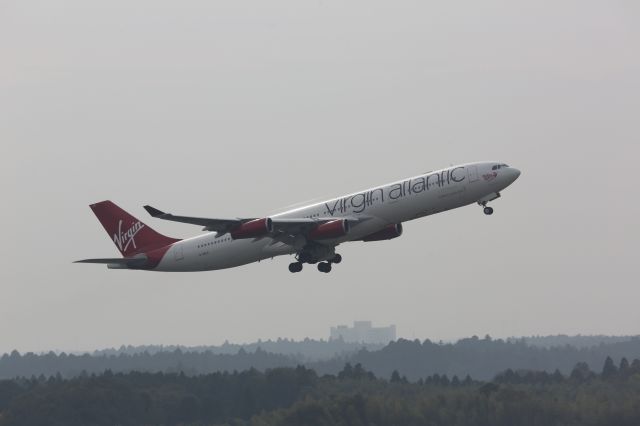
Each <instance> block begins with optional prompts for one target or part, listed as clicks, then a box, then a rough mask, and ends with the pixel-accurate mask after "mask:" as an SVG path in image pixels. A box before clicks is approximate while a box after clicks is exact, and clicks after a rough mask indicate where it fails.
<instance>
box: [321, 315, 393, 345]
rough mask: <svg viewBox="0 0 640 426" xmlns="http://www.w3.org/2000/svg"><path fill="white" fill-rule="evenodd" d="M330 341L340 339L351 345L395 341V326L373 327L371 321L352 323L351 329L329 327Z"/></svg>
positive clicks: (344, 326)
mask: <svg viewBox="0 0 640 426" xmlns="http://www.w3.org/2000/svg"><path fill="white" fill-rule="evenodd" d="M330 339H331V340H338V339H342V340H344V341H345V342H352V343H383V344H387V343H389V342H391V341H393V340H396V326H395V325H390V326H388V327H373V326H372V323H371V321H354V322H353V327H349V326H346V325H339V326H337V327H331V335H330Z"/></svg>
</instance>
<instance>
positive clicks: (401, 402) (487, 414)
mask: <svg viewBox="0 0 640 426" xmlns="http://www.w3.org/2000/svg"><path fill="white" fill-rule="evenodd" d="M114 424H118V425H139V424H158V425H160V424H163V425H178V424H180V425H217V424H231V425H247V426H266V425H374V424H375V425H460V426H466V425H469V426H471V425H473V426H478V425H482V426H484V425H487V426H488V425H497V426H501V425H504V426H507V425H508V426H518V425H531V426H537V425H540V426H542V425H544V426H548V425H616V426H632V425H633V426H637V425H638V424H640V360H638V359H635V360H633V361H632V362H628V360H627V359H626V358H623V359H621V360H620V361H619V362H618V363H616V362H614V360H613V359H612V358H610V357H607V358H606V359H605V362H604V364H603V366H602V368H601V369H599V370H598V371H593V370H592V369H591V368H590V366H589V365H587V364H586V363H584V362H580V363H577V364H576V365H575V366H574V367H573V368H572V369H571V371H570V373H569V374H567V375H565V374H562V373H561V372H560V371H559V370H556V371H553V372H551V373H550V372H547V371H534V370H513V369H507V370H505V371H502V372H501V373H499V374H497V375H496V376H495V377H494V378H493V379H492V380H490V381H479V380H474V379H472V378H471V377H469V376H465V377H458V376H452V377H451V376H448V375H447V374H434V375H430V376H426V377H422V378H419V379H418V380H410V379H408V378H407V377H405V376H404V375H402V374H400V373H399V372H398V371H393V372H392V373H391V376H390V378H380V377H377V376H376V375H375V374H374V373H373V372H371V371H367V370H366V369H365V368H363V367H362V365H360V364H356V365H352V364H349V363H347V364H346V365H344V366H343V368H342V369H341V370H340V371H339V372H338V373H337V374H335V375H334V374H331V375H327V374H325V375H320V374H318V373H317V372H316V371H314V370H312V369H309V368H307V367H304V366H297V367H293V368H289V367H286V368H273V369H267V370H266V371H264V372H261V371H258V370H256V369H249V370H245V371H242V372H238V371H235V372H217V373H211V374H205V375H194V376H189V375H186V374H184V373H181V372H178V373H162V372H158V373H142V372H128V373H114V372H112V371H110V370H107V371H104V372H103V373H101V374H86V373H84V374H81V375H80V376H78V377H74V378H71V379H65V378H63V377H62V376H61V375H60V374H57V375H53V376H49V377H45V376H40V377H31V378H24V377H22V378H15V379H11V380H2V381H0V426H2V425H25V426H27V425H29V426H30V425H70V426H73V425H114Z"/></svg>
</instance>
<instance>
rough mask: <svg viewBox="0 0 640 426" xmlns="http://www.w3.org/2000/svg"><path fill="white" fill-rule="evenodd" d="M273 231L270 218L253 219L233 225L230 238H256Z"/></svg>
mask: <svg viewBox="0 0 640 426" xmlns="http://www.w3.org/2000/svg"><path fill="white" fill-rule="evenodd" d="M272 231H273V221H272V220H271V219H269V218H268V217H267V218H264V219H255V220H250V221H249V222H245V223H243V224H241V225H238V226H237V227H235V228H234V229H233V230H232V231H231V232H230V234H231V238H233V239H234V240H240V239H243V238H258V237H262V236H264V235H267V234H268V233H270V232H272Z"/></svg>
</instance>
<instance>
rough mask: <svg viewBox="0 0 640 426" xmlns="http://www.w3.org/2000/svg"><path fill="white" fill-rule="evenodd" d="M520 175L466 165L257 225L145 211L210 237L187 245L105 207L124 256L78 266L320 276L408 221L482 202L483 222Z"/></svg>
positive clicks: (96, 207) (106, 223) (102, 217)
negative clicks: (281, 263)
mask: <svg viewBox="0 0 640 426" xmlns="http://www.w3.org/2000/svg"><path fill="white" fill-rule="evenodd" d="M518 176H520V171H519V170H518V169H515V168H513V167H510V166H508V165H507V164H504V163H500V162H477V163H468V164H462V165H458V166H451V167H448V168H445V169H442V170H437V171H431V172H427V173H423V174H421V175H418V176H415V177H412V178H407V179H404V180H400V181H397V182H393V183H390V184H387V185H382V186H377V187H375V188H371V189H367V190H365V191H360V192H355V193H352V194H349V195H344V196H342V197H338V198H333V199H331V200H327V201H323V202H319V203H313V204H311V205H307V206H304V207H300V208H296V209H293V210H288V211H285V212H282V213H279V214H275V215H272V216H268V217H259V218H256V217H252V218H235V219H220V218H206V217H191V216H176V215H173V214H170V213H165V212H162V211H160V210H158V209H156V208H154V207H151V206H149V205H146V206H144V208H145V210H146V211H147V212H148V213H149V214H150V215H151V216H152V217H154V218H158V219H164V220H169V221H174V222H183V223H188V224H192V225H199V226H202V227H203V231H207V233H206V234H202V235H198V236H196V237H192V238H187V239H183V240H181V239H177V238H170V237H167V236H164V235H162V234H160V233H158V232H156V231H154V230H153V229H151V227H149V226H148V225H146V224H145V223H142V222H141V221H139V220H138V219H136V218H135V217H133V216H131V215H130V214H129V213H127V212H125V211H124V210H122V209H121V208H120V207H118V206H117V205H116V204H114V203H113V202H111V201H108V200H107V201H102V202H99V203H96V204H92V205H91V206H90V207H91V209H92V210H93V213H94V214H95V215H96V216H97V217H98V220H99V221H100V222H101V223H102V226H103V227H104V229H105V230H106V231H107V233H108V234H109V236H111V237H112V238H113V242H114V244H115V245H116V247H117V248H118V250H119V251H120V253H121V254H122V256H123V257H119V258H101V259H85V260H79V261H77V262H75V263H98V264H106V265H107V267H108V268H110V269H136V270H147V271H166V272H187V271H211V270H218V269H225V268H233V267H237V266H241V265H246V264H249V263H253V262H257V261H261V260H265V259H269V258H274V257H276V256H282V255H294V256H295V262H292V263H291V264H290V265H289V271H290V272H292V273H297V272H300V271H302V268H303V265H304V264H317V268H318V270H319V271H320V272H324V273H328V272H330V271H331V269H332V265H335V264H338V263H340V262H341V261H342V256H341V255H340V254H338V253H336V247H337V246H339V245H340V244H343V243H346V242H352V241H362V242H372V241H385V240H390V239H393V238H397V237H399V236H401V235H402V232H403V228H402V224H403V223H404V222H408V221H410V220H414V219H418V218H421V217H425V216H429V215H433V214H436V213H442V212H445V211H448V210H451V209H455V208H458V207H463V206H467V205H470V204H476V203H477V204H478V205H480V206H481V207H482V208H483V211H484V213H485V214H486V215H491V214H493V208H492V207H489V206H488V205H487V204H488V203H489V202H491V201H494V200H496V199H497V198H499V197H500V196H501V191H503V190H504V189H505V188H507V187H508V186H509V185H511V184H512V183H513V182H514V181H515V180H516V179H517V178H518Z"/></svg>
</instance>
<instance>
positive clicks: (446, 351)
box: [312, 336, 640, 380]
mask: <svg viewBox="0 0 640 426" xmlns="http://www.w3.org/2000/svg"><path fill="white" fill-rule="evenodd" d="M609 355H610V356H611V357H613V358H614V359H621V358H625V357H626V358H628V359H634V358H638V357H640V338H638V337H635V338H633V339H631V340H628V341H622V342H615V343H610V344H600V345H598V346H593V347H584V348H576V347H573V346H557V347H550V348H546V347H539V346H531V345H528V344H527V343H526V342H525V341H524V340H523V339H521V340H518V341H505V340H501V339H491V338H490V337H489V336H486V337H485V338H483V339H480V338H478V337H476V336H474V337H471V338H468V339H461V340H459V341H457V342H456V343H445V344H443V343H435V342H432V341H430V340H425V341H424V342H420V341H419V340H404V339H400V340H398V341H396V342H391V343H390V344H389V345H387V346H385V347H384V348H382V349H381V350H379V351H375V352H370V351H366V350H362V351H359V352H358V353H356V354H354V355H352V356H349V357H343V358H336V359H333V360H329V361H325V362H317V363H314V364H312V367H313V368H314V369H316V371H318V372H319V373H335V372H336V371H338V370H339V369H340V368H341V366H342V365H344V363H345V362H350V363H352V364H361V365H362V366H363V367H365V368H366V369H368V370H371V371H373V372H374V373H375V374H376V375H377V376H380V377H389V376H390V374H391V373H392V372H393V370H395V369H398V370H399V371H400V373H401V374H402V375H405V376H407V377H408V378H409V379H410V380H418V379H419V378H421V377H426V376H430V375H433V374H446V375H448V376H449V377H451V376H453V375H457V376H459V377H464V376H466V375H470V376H471V377H475V378H478V379H482V380H490V379H491V378H492V377H494V376H495V375H496V374H497V373H498V372H500V371H503V370H505V369H507V368H511V369H513V370H540V371H547V372H553V371H555V370H556V369H557V370H559V371H560V372H561V373H563V374H569V373H570V372H571V370H572V368H573V366H574V365H576V364H577V363H579V362H585V363H587V364H589V365H602V364H603V363H604V360H605V359H606V358H607V356H609Z"/></svg>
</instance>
